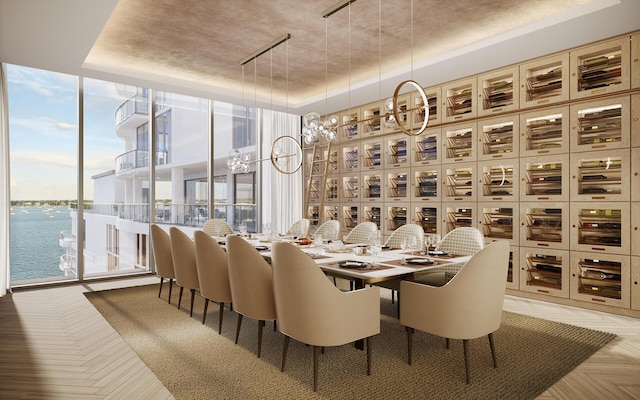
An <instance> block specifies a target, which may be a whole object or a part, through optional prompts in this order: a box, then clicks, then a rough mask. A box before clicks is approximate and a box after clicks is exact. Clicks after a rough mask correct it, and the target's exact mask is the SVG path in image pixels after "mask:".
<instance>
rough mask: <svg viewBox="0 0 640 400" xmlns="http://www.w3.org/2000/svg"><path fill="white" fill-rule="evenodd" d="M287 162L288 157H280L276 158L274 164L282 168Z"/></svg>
mask: <svg viewBox="0 0 640 400" xmlns="http://www.w3.org/2000/svg"><path fill="white" fill-rule="evenodd" d="M287 163H288V158H287V157H280V158H278V159H277V160H276V164H278V166H279V167H280V168H284V167H286V166H287Z"/></svg>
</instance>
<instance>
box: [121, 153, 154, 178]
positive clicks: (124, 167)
mask: <svg viewBox="0 0 640 400" xmlns="http://www.w3.org/2000/svg"><path fill="white" fill-rule="evenodd" d="M148 166H149V151H148V150H131V151H127V152H126V153H123V154H120V155H119V156H118V157H116V175H117V174H120V173H122V172H126V171H131V170H133V169H136V168H146V167H148Z"/></svg>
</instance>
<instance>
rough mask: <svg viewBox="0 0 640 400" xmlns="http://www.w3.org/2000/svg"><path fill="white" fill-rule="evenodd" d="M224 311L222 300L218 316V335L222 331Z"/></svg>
mask: <svg viewBox="0 0 640 400" xmlns="http://www.w3.org/2000/svg"><path fill="white" fill-rule="evenodd" d="M223 313H224V301H221V302H220V311H219V314H220V315H219V316H218V335H220V334H221V333H222V314H223Z"/></svg>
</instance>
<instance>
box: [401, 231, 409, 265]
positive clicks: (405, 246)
mask: <svg viewBox="0 0 640 400" xmlns="http://www.w3.org/2000/svg"><path fill="white" fill-rule="evenodd" d="M407 245H408V242H407V238H406V237H405V238H402V240H401V241H400V248H401V249H402V259H403V260H404V259H405V254H404V252H405V250H407Z"/></svg>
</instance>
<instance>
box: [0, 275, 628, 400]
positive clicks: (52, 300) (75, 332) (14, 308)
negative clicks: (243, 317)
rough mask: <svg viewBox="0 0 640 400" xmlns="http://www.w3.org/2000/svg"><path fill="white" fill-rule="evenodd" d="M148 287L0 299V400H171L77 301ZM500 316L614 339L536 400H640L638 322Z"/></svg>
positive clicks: (547, 312) (548, 307)
mask: <svg viewBox="0 0 640 400" xmlns="http://www.w3.org/2000/svg"><path fill="white" fill-rule="evenodd" d="M148 283H157V278H152V277H145V278H133V279H127V280H119V281H111V282H94V283H86V284H84V285H76V286H64V287H57V288H47V289H38V290H29V291H20V292H18V293H15V294H13V295H12V296H7V297H4V298H2V299H0V321H1V322H0V399H21V398H23V399H171V398H173V396H172V395H171V393H169V392H168V391H167V389H166V388H165V387H164V386H163V385H162V383H161V382H160V381H158V379H157V378H156V376H155V375H154V374H153V373H152V372H151V370H149V369H148V368H147V366H146V365H145V364H144V363H143V362H142V361H141V360H140V358H139V357H138V356H137V355H136V353H135V352H133V351H132V350H131V349H130V348H129V346H128V345H127V343H126V342H125V341H124V340H123V339H122V338H121V337H120V336H119V335H118V334H117V333H116V332H115V331H114V330H113V329H112V328H111V326H110V325H109V324H108V323H107V322H106V321H105V320H104V319H103V318H102V316H101V315H100V314H99V313H98V312H97V311H96V310H95V309H94V308H93V307H92V306H91V304H90V303H89V302H88V301H87V300H86V299H85V297H84V296H83V295H82V293H83V292H85V291H92V290H104V289H109V288H114V287H121V286H131V285H141V284H148ZM505 309H506V310H509V311H513V312H517V313H522V314H527V315H532V316H537V317H541V318H546V319H550V320H555V321H559V322H564V323H569V324H573V325H578V326H583V327H587V328H592V329H598V330H603V331H608V332H613V333H615V334H617V335H618V337H617V338H616V339H614V340H613V341H612V342H611V343H609V344H608V345H607V346H606V347H605V348H603V349H602V350H600V351H599V352H597V353H596V354H594V355H593V356H592V357H591V358H589V359H588V360H587V361H586V362H584V363H583V364H582V365H580V366H579V367H578V368H576V369H575V370H574V371H572V372H571V373H570V374H568V375H567V376H565V377H564V378H562V379H561V380H560V381H559V382H558V383H556V384H555V385H554V386H553V387H551V388H549V389H548V390H547V391H546V392H545V393H543V394H542V395H541V396H539V399H542V400H547V399H640V320H639V319H635V318H629V317H622V316H617V315H612V314H606V313H601V312H594V311H588V310H583V309H578V308H573V307H566V306H560V305H556V304H551V303H545V302H540V301H536V300H529V299H522V298H517V297H512V296H507V297H506V300H505ZM210 312H215V311H210ZM514 351H523V352H526V351H527V350H526V349H514Z"/></svg>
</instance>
